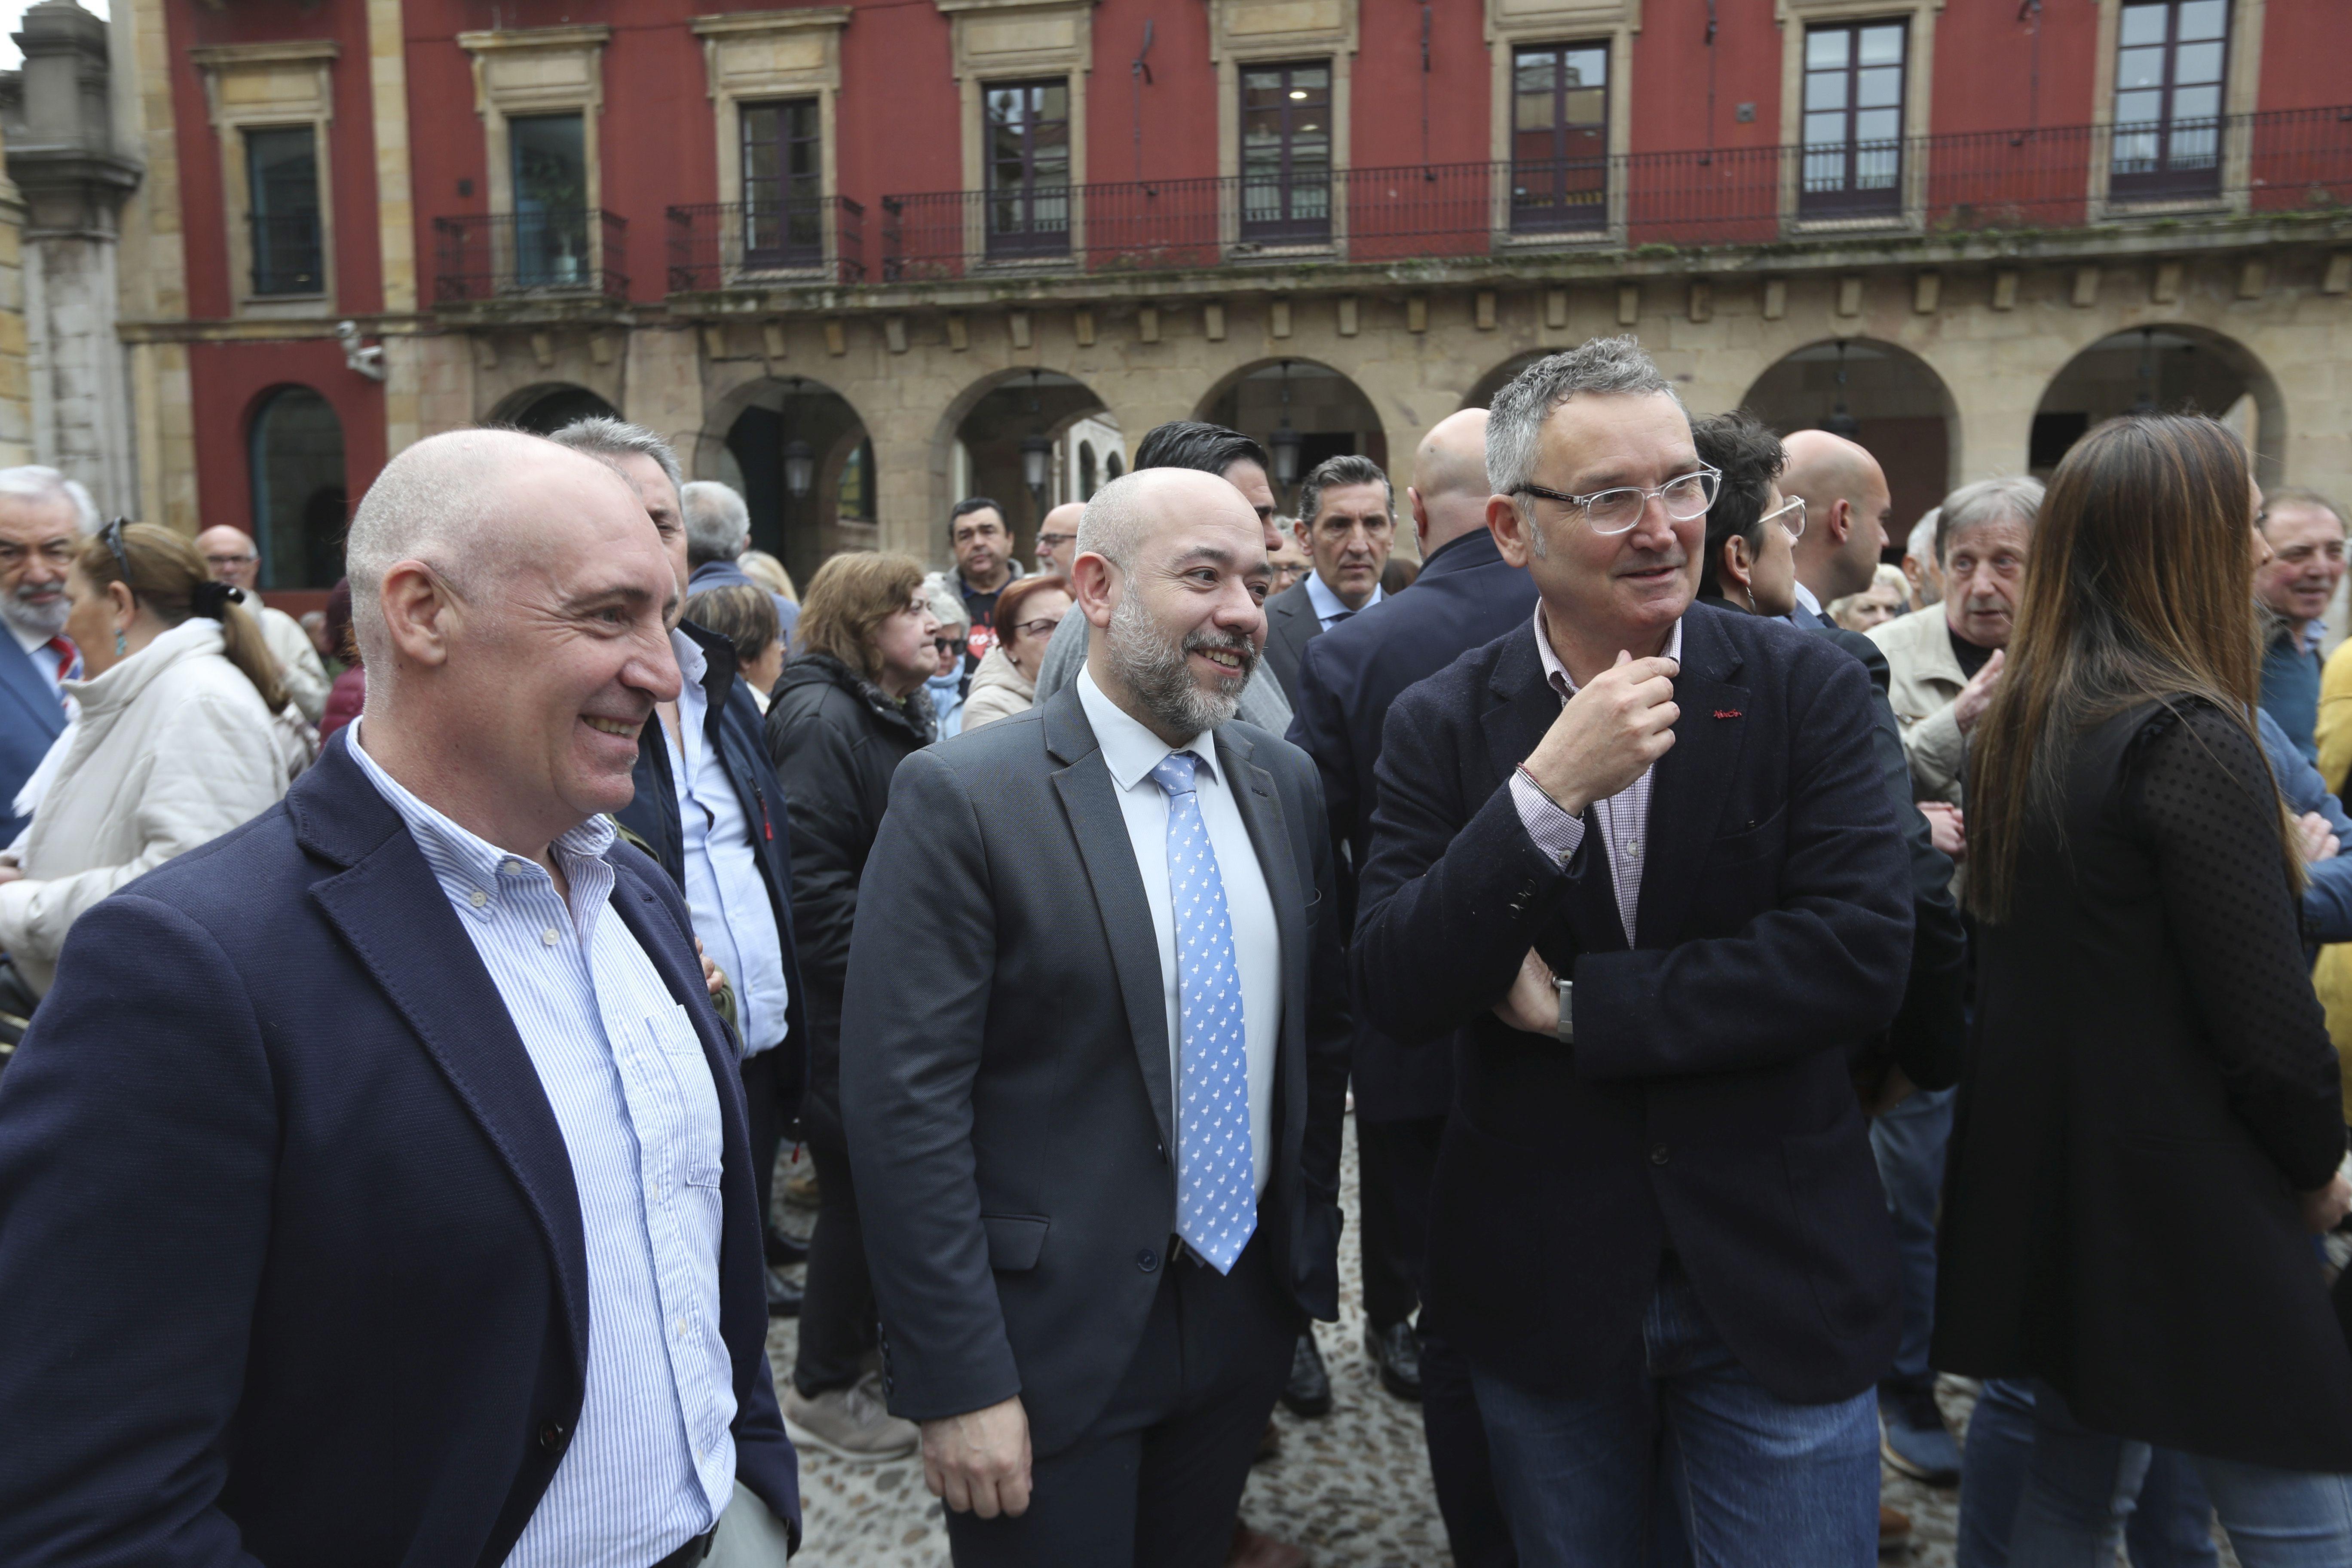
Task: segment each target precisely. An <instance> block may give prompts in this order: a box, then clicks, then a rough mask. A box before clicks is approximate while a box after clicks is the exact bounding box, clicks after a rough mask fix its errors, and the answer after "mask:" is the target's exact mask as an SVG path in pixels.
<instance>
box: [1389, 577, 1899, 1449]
mask: <svg viewBox="0 0 2352 1568" xmlns="http://www.w3.org/2000/svg"><path fill="white" fill-rule="evenodd" d="M1414 591H1415V592H1418V591H1419V590H1418V589H1416V590H1414ZM1682 655H1683V657H1682V671H1681V674H1680V675H1679V676H1678V677H1677V678H1676V679H1675V701H1676V702H1677V703H1678V704H1679V706H1680V708H1681V713H1682V716H1681V719H1680V721H1678V722H1677V723H1676V725H1675V745H1674V747H1673V749H1672V750H1670V751H1668V752H1666V754H1665V755H1664V757H1662V758H1660V759H1659V761H1658V763H1657V764H1656V766H1655V768H1654V770H1653V773H1652V780H1651V799H1650V811H1649V831H1648V836H1647V841H1646V844H1645V845H1644V847H1643V854H1642V863H1643V873H1642V896H1641V905H1640V910H1639V912H1638V921H1637V925H1636V933H1635V934H1636V936H1637V939H1638V943H1637V945H1636V946H1634V947H1633V949H1632V950H1631V951H1629V950H1628V948H1627V945H1626V942H1625V934H1624V929H1623V927H1622V924H1621V923H1620V921H1619V919H1618V914H1617V907H1616V900H1615V893H1614V890H1613V888H1612V882H1611V878H1610V871H1609V866H1608V863H1607V862H1608V855H1607V852H1606V851H1605V849H1603V847H1602V843H1603V841H1602V837H1601V833H1600V832H1599V831H1598V829H1597V828H1593V827H1591V826H1588V830H1587V832H1586V834H1585V836H1584V838H1583V842H1582V844H1581V845H1580V847H1579V849H1578V851H1577V853H1576V854H1575V855H1574V856H1573V857H1571V858H1570V861H1569V864H1568V865H1567V867H1566V868H1561V867H1560V866H1559V865H1558V864H1556V863H1555V862H1554V861H1553V860H1552V859H1551V858H1549V856H1547V855H1545V854H1543V853H1542V852H1541V851H1540V850H1538V848H1537V847H1536V846H1535V843H1534V840H1533V839H1531V838H1530V837H1528V830H1527V828H1526V826H1524V825H1523V824H1522V823H1521V821H1520V820H1519V815H1518V811H1517V805H1516V804H1515V803H1514V801H1513V798H1512V795H1511V792H1510V790H1509V789H1508V787H1507V781H1508V780H1509V778H1510V776H1511V772H1512V770H1513V769H1514V768H1515V767H1516V766H1517V764H1518V763H1520V761H1521V760H1523V759H1524V758H1525V757H1526V756H1527V755H1528V753H1529V752H1532V751H1534V750H1535V748H1536V745H1537V742H1539V741H1540V740H1541V739H1542V738H1543V736H1544V733H1545V732H1546V731H1548V730H1549V728H1550V727H1551V725H1552V723H1553V722H1554V721H1556V720H1557V719H1558V718H1559V698H1558V696H1557V695H1556V694H1555V693H1554V692H1553V691H1552V689H1550V687H1549V686H1548V685H1547V684H1546V683H1545V679H1544V673H1543V667H1542V664H1541V662H1540V660H1539V658H1538V653H1537V649H1536V640H1535V631H1534V628H1533V626H1521V627H1519V628H1517V630H1514V631H1512V632H1511V633H1509V634H1508V635H1507V636H1505V637H1499V638H1497V639H1496V641H1494V642H1492V643H1489V644H1487V645H1486V647H1482V648H1479V649H1477V650H1476V651H1475V652H1473V653H1469V654H1466V655H1465V656H1464V657H1463V658H1460V659H1458V660H1456V661H1455V662H1454V664H1452V665H1451V666H1449V667H1447V668H1445V669H1444V671H1442V672H1440V673H1439V674H1437V675H1435V676H1433V677H1431V678H1430V679H1427V680H1424V681H1423V682H1422V683H1421V684H1420V685H1418V686H1416V687H1414V688H1412V689H1411V690H1409V691H1407V692H1406V693H1405V694H1404V695H1403V696H1402V697H1401V698H1399V699H1398V700H1397V703H1396V706H1395V707H1394V708H1393V709H1391V710H1390V713H1389V721H1388V727H1387V730H1386V732H1385V735H1384V738H1383V740H1382V742H1381V760H1380V766H1379V770H1378V771H1379V776H1380V805H1379V806H1378V808H1377V809H1376V810H1375V811H1374V813H1373V817H1372V848H1371V855H1370V858H1369V860H1368V862H1367V863H1366V865H1365V868H1364V870H1363V875H1362V892H1361V907H1360V912H1359V919H1358V923H1357V928H1356V941H1355V945H1354V949H1353V952H1352V954H1351V960H1352V967H1353V970H1354V974H1355V982H1356V994H1357V996H1358V998H1359V1000H1360V1003H1361V1005H1365V1006H1367V1007H1370V1008H1371V1009H1373V1010H1374V1011H1376V1012H1377V1013H1378V1014H1379V1015H1380V1016H1381V1017H1382V1018H1383V1019H1384V1021H1385V1022H1386V1023H1387V1025H1388V1026H1389V1027H1390V1028H1391V1029H1392V1030H1393V1031H1394V1032H1395V1033H1396V1035H1397V1036H1398V1037H1399V1038H1403V1039H1438V1038H1444V1037H1446V1036H1448V1035H1450V1034H1452V1033H1454V1031H1460V1033H1461V1035H1462V1037H1463V1039H1464V1042H1465V1044H1464V1048H1463V1049H1462V1052H1461V1054H1460V1055H1459V1056H1457V1058H1456V1063H1457V1068H1458V1070H1459V1071H1460V1074H1461V1081H1460V1083H1459V1085H1458V1087H1457V1089H1456V1090H1455V1094H1454V1113H1453V1115H1452V1116H1451V1117H1450V1118H1449V1119H1448V1121H1447V1123H1446V1130H1445V1141H1444V1147H1443V1150H1442V1152H1441V1153H1440V1155H1439V1158H1438V1168H1437V1182H1436V1190H1435V1193H1434V1194H1433V1201H1432V1221H1431V1226H1430V1258H1429V1276H1430V1296H1431V1302H1432V1305H1433V1307H1434V1308H1435V1309H1436V1310H1437V1312H1438V1315H1439V1317H1440V1318H1441V1320H1442V1321H1444V1323H1445V1325H1446V1328H1447V1330H1448V1331H1449V1332H1450V1334H1451V1336H1452V1337H1453V1339H1454V1342H1456V1343H1457V1344H1459V1345H1460V1346H1461V1347H1462V1349H1463V1351H1464V1352H1465V1354H1466V1355H1467V1356H1468V1357H1469V1358H1470V1360H1471V1361H1472V1362H1473V1363H1475V1364H1476V1365H1477V1366H1478V1367H1479V1368H1480V1369H1481V1370H1483V1371H1486V1372H1487V1373H1491V1374H1492V1375H1495V1376H1497V1377H1505V1378H1508V1379H1510V1380H1511V1381H1513V1382H1515V1383H1517V1384H1521V1385H1523V1386H1525V1387H1528V1388H1529V1389H1532V1390H1535V1391H1538V1392H1540V1393H1546V1394H1558V1395H1565V1396H1570V1397H1597V1396H1599V1395H1601V1394H1603V1393H1604V1392H1606V1391H1610V1390H1613V1389H1615V1388H1616V1387H1617V1386H1618V1383H1617V1380H1618V1379H1619V1378H1621V1377H1622V1375H1624V1371H1625V1369H1626V1368H1627V1367H1628V1366H1629V1365H1635V1364H1638V1358H1639V1356H1640V1353H1641V1345H1642V1319H1643V1310H1644V1309H1645V1308H1646V1307H1647V1305H1648V1303H1649V1301H1650V1299H1651V1296H1652V1294H1653V1292H1654V1289H1655V1288H1656V1285H1657V1280H1658V1270H1659V1260H1660V1256H1661V1253H1662V1252H1663V1251H1664V1249H1665V1248H1667V1247H1672V1248H1673V1249H1674V1251H1675V1253H1676V1254H1677V1255H1678V1256H1679V1257H1680V1258H1681V1262H1682V1266H1683V1268H1684V1269H1685V1271H1686V1272H1687V1273H1688V1275H1689V1277H1690V1279H1691V1282H1692V1284H1693V1285H1694V1286H1695V1287H1696V1289H1697V1292H1698V1297H1699V1300H1701V1301H1702V1302H1704V1303H1705V1304H1706V1309H1707V1311H1708V1315H1709V1317H1710V1318H1711V1319H1712V1321H1713V1322H1714V1325H1715V1328H1716V1331H1717V1332H1718V1333H1719V1334H1720V1335H1721V1336H1722V1338H1723V1341H1724V1342H1725V1344H1726V1345H1727V1347H1728V1348H1729V1350H1730V1352H1731V1353H1732V1354H1733V1355H1734V1356H1735V1357H1737V1358H1738V1361H1739V1363H1740V1364H1741V1365H1742V1366H1743V1367H1745V1368H1746V1369H1747V1371H1748V1373H1750V1375H1752V1376H1754V1377H1755V1378H1756V1380H1757V1381H1758V1382H1759V1383H1760V1384H1763V1385H1764V1387H1765V1388H1766V1389H1768V1390H1769V1391H1770V1392H1771V1393H1772V1394H1775V1395H1777V1396H1779V1397H1780V1398H1782V1399H1787V1400H1792V1401H1795V1402H1798V1403H1802V1404H1817V1403H1822V1402H1824V1401H1829V1400H1833V1399H1843V1398H1848V1397H1851V1396H1852V1395H1853V1394H1858V1393H1860V1392H1862V1391H1863V1390H1864V1389H1866V1388H1868V1387H1870V1386H1871V1385H1872V1384H1874V1383H1875V1382H1876V1381H1877V1380H1878V1377H1879V1375H1880V1374H1881V1373H1884V1372H1885V1370H1886V1368H1887V1366H1888V1365H1889V1364H1890V1363H1892V1361H1893V1360H1894V1356H1895V1342H1896V1339H1897V1337H1898V1335H1899V1332H1900V1330H1901V1316H1902V1314H1901V1307H1902V1303H1901V1291H1900V1286H1899V1279H1898V1275H1897V1269H1896V1264H1895V1235H1894V1229H1893V1226H1892V1225H1891V1224H1890V1223H1889V1221H1888V1219H1887V1216H1886V1198H1885V1192H1884V1190H1883V1189H1882V1188H1881V1187H1880V1185H1879V1180H1878V1169H1877V1166H1876V1164H1875V1163H1874V1161H1873V1159H1872V1157H1871V1151H1870V1141H1869V1137H1868V1134H1867V1131H1866V1129H1865V1126H1864V1120H1863V1117H1862V1113H1861V1110H1860V1108H1859V1107H1858V1106H1857V1105H1856V1103H1855V1100H1854V1092H1853V1083H1852V1080H1851V1079H1849V1077H1848V1075H1847V1066H1846V1062H1847V1057H1848V1054H1849V1053H1850V1052H1852V1051H1853V1050H1855V1049H1856V1048H1857V1047H1859V1045H1860V1043H1861V1042H1862V1041H1864V1040H1866V1039H1867V1038H1869V1037H1871V1036H1873V1035H1874V1034H1876V1033H1877V1032H1878V1031H1880V1030H1883V1029H1885V1027H1886V1026H1887V1024H1888V1022H1889V1020H1891V1019H1892V1018H1893V1017H1894V1016H1895V1009H1896V1007H1897V1006H1898V1005H1900V1004H1901V1002H1902V1000H1903V986H1904V980H1905V974H1906V965H1907V963H1908V962H1909V959H1910V949H1911V897H1910V881H1909V878H1908V876H1907V874H1906V866H1905V863H1904V853H1903V840H1902V838H1901V837H1900V835H1899V834H1898V833H1897V832H1896V830H1895V814H1894V811H1893V810H1892V808H1891V807H1890V806H1889V805H1888V804H1887V800H1886V795H1885V788H1884V786H1883V784H1881V782H1880V778H1879V773H1878V765H1877V763H1876V760H1875V758H1874V754H1873V752H1872V749H1871V727H1872V721H1871V715H1870V702H1869V696H1870V692H1869V684H1868V681H1867V680H1866V679H1865V678H1864V675H1863V671H1862V668H1861V667H1860V666H1859V665H1857V664H1856V663H1855V662H1854V661H1853V659H1851V658H1847V657H1846V656H1845V655H1843V653H1840V652H1839V651H1838V650H1837V649H1835V648H1833V647H1830V646H1829V644H1828V642H1827V641H1825V640H1824V639H1822V638H1821V637H1811V636H1808V635H1805V634H1803V633H1801V632H1799V631H1797V630H1796V629H1795V628H1794V627H1792V626H1788V625H1787V624H1785V623H1783V622H1780V621H1772V620H1766V619H1762V618H1760V617H1757V616H1744V615H1740V614H1738V613H1736V612H1732V611H1727V610H1723V609H1719V608H1717V607H1715V606H1713V605H1705V604H1698V605H1692V606H1691V607H1690V609H1689V611H1688V612H1687V613H1686V615H1685V619H1684V623H1683V648H1682ZM1587 821H1588V824H1590V822H1591V818H1590V817H1589V816H1588V818H1587ZM1531 946H1532V947H1534V948H1535V949H1536V950H1537V951H1538V952H1541V953H1542V954H1543V955H1544V957H1545V959H1546V961H1547V962H1548V963H1550V964H1551V966H1552V968H1553V969H1554V970H1555V971H1557V972H1558V973H1560V974H1562V975H1565V976H1570V977H1572V978H1573V979H1574V980H1575V982H1576V1027H1577V1039H1576V1043H1575V1045H1573V1046H1572V1047H1567V1048H1563V1047H1561V1046H1560V1045H1559V1042H1558V1041H1557V1040H1555V1039H1554V1038H1553V1037H1550V1036H1549V1035H1529V1034H1522V1033H1520V1032H1518V1031H1517V1030H1515V1029H1513V1028H1511V1027H1510V1026H1507V1025H1506V1024H1504V1023H1503V1022H1502V1021H1501V1020H1499V1019H1498V1018H1496V1016H1494V1013H1493V1011H1492V1008H1493V1005H1494V1004H1495V1003H1496V1001H1498V1000H1500V999H1501V998H1502V996H1503V995H1504V994H1505V993H1506V992H1507V991H1508V990H1509V988H1510V984H1511V982H1512V980H1513V978H1514V976H1515V975H1516V974H1517V971H1518V968H1519V964H1520V961H1521V959H1522V958H1523V956H1524V955H1525V954H1526V952H1527V951H1528V948H1529V947H1531Z"/></svg>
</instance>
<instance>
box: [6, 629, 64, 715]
mask: <svg viewBox="0 0 2352 1568" xmlns="http://www.w3.org/2000/svg"><path fill="white" fill-rule="evenodd" d="M8 631H9V635H10V636H12V637H15V638H16V646H17V647H20V648H23V649H24V650H25V657H26V658H29V659H31V660H32V661H33V668H35V669H37V670H39V671H40V672H41V679H44V680H46V681H47V682H48V683H49V689H50V690H51V691H54V692H56V693H58V700H60V701H62V702H64V703H65V708H66V711H67V712H68V714H70V713H71V712H72V711H73V703H72V701H71V700H69V699H68V698H66V696H65V689H64V688H63V687H62V686H60V685H59V684H58V682H59V681H61V680H62V679H64V678H65V662H66V656H65V650H64V649H62V648H60V647H58V638H59V637H64V636H65V634H64V633H63V632H59V633H58V636H57V637H43V636H42V635H41V634H40V633H38V632H28V631H26V629H25V628H24V627H22V626H16V625H15V624H13V623H12V624H11V625H10V626H9V627H8Z"/></svg>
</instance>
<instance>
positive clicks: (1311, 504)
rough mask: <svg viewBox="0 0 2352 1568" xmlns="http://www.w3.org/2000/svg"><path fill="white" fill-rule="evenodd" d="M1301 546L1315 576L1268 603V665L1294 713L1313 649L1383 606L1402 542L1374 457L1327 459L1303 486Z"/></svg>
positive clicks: (1388, 491) (1300, 494) (1393, 498)
mask: <svg viewBox="0 0 2352 1568" xmlns="http://www.w3.org/2000/svg"><path fill="white" fill-rule="evenodd" d="M1297 535H1298V543H1299V547H1300V548H1301V549H1303V550H1305V551H1306V552H1307V554H1308V555H1309V556H1310V557H1311V558H1312V559H1313V561H1314V563H1315V570H1314V571H1312V572H1310V573H1308V574H1307V576H1306V577H1305V578H1303V579H1302V580H1300V581H1299V582H1298V583H1297V584H1294V585H1293V586H1291V587H1289V588H1286V589H1284V590H1283V591H1282V592H1281V593H1279V594H1276V595H1275V596H1274V597H1273V598H1271V599H1268V600H1267V601H1266V603H1265V662H1266V663H1267V664H1269V665H1271V666H1273V668H1274V673H1275V676H1276V679H1279V680H1280V681H1281V682H1282V689H1283V693H1284V695H1286V696H1287V697H1288V698H1289V699H1290V701H1291V706H1292V708H1293V709H1294V710H1295V709H1296V708H1297V704H1298V659H1299V656H1300V655H1301V654H1302V653H1304V652H1305V651H1306V648H1307V644H1308V643H1309V642H1311V641H1313V640H1314V639H1315V638H1317V637H1321V636H1322V635H1323V634H1324V633H1325V632H1327V631H1329V630H1330V629H1331V628H1332V627H1333V626H1338V625H1339V623H1340V622H1341V621H1344V620H1346V619H1347V618H1348V617H1349V616H1352V615H1354V614H1356V613H1357V612H1358V611H1360V610H1368V609H1370V608H1371V607H1372V606H1373V605H1377V604H1379V603H1380V602H1381V570H1382V569H1383V568H1385V567H1386V566H1387V565H1388V563H1389V547H1390V546H1391V544H1393V543H1394V542H1395V540H1396V492H1395V490H1394V489H1393V488H1392V487H1391V485H1390V483H1389V477H1388V475H1387V474H1385V473H1383V472H1382V471H1381V466H1380V465H1379V464H1378V463H1375V462H1373V461H1372V460H1371V459H1370V458H1360V457H1355V456H1352V455H1349V456H1343V457H1338V458H1325V459H1324V460H1323V461H1322V462H1320V463H1318V464H1317V465H1316V466H1315V469H1314V471H1313V472H1312V473H1310V474H1308V475H1307V479H1306V482H1305V483H1303V484H1301V485H1300V486H1299V487H1298V523H1297Z"/></svg>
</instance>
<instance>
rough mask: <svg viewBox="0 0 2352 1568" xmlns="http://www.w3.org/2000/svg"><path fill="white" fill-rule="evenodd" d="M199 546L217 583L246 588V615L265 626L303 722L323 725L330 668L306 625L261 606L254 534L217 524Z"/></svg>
mask: <svg viewBox="0 0 2352 1568" xmlns="http://www.w3.org/2000/svg"><path fill="white" fill-rule="evenodd" d="M196 548H197V550H199V551H201V552H203V554H204V558H205V564H206V565H208V566H210V567H211V568H212V569H213V577H214V580H215V581H216V582H221V583H226V584H230V585H231V586H232V587H236V588H242V589H244V590H245V608H246V613H247V614H248V615H250V616H252V617H253V618H254V619H255V620H256V621H257V622H258V623H260V626H261V640H262V641H263V642H266V643H268V645H269V657H270V658H274V659H276V660H277V661H278V679H281V680H283V681H284V682H285V683H286V695H287V697H288V699H289V700H291V701H292V702H293V704H294V706H295V707H297V708H299V709H300V710H302V717H303V718H305V719H308V720H309V721H310V722H311V723H313V724H315V723H317V722H318V721H319V715H320V714H321V713H324V712H325V711H326V710H327V689H328V688H329V686H331V684H332V682H331V681H329V680H328V679H327V667H326V666H325V665H324V664H321V663H320V661H319V648H318V645H317V644H315V643H313V642H312V641H311V640H310V633H309V632H306V631H304V630H303V629H302V623H301V622H299V621H298V620H296V619H295V618H294V617H293V616H289V615H288V614H287V613H286V612H285V611H283V610H273V609H271V608H270V607H269V606H268V605H265V604H263V603H262V602H261V590H260V589H259V588H257V587H256V586H255V585H254V584H256V583H257V582H258V581H259V580H260V577H261V555H260V552H257V551H256V550H255V549H254V547H253V536H252V535H251V534H249V533H247V532H246V531H245V530H243V529H241V528H232V527H230V526H229V525H228V524H227V523H225V522H223V523H215V524H214V525H213V526H212V527H210V528H207V529H205V531H203V532H202V533H199V534H197V535H196Z"/></svg>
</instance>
